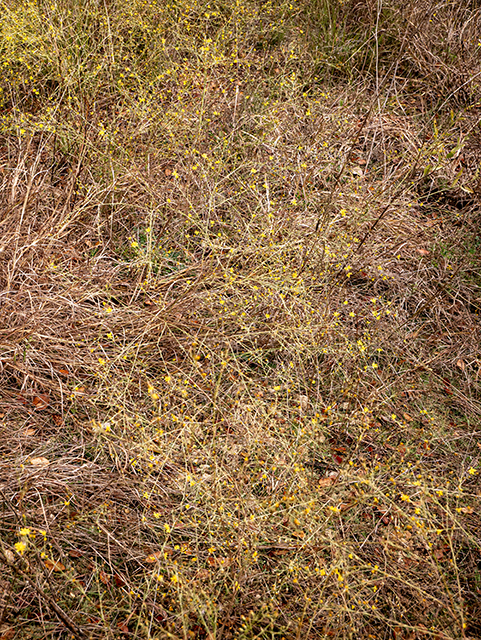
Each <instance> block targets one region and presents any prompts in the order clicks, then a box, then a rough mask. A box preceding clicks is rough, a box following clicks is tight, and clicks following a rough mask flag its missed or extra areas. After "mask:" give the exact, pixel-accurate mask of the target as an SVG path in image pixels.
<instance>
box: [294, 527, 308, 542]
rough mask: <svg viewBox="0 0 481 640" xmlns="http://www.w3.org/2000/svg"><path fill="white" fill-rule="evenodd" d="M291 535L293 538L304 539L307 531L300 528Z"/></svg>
mask: <svg viewBox="0 0 481 640" xmlns="http://www.w3.org/2000/svg"><path fill="white" fill-rule="evenodd" d="M291 535H292V537H293V538H298V539H299V540H302V539H303V538H305V537H306V532H305V531H302V530H301V529H299V530H298V531H293V532H292V533H291Z"/></svg>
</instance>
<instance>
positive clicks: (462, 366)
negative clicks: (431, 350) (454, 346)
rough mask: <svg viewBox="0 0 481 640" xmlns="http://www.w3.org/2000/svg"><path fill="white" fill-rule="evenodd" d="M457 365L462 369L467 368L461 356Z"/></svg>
mask: <svg viewBox="0 0 481 640" xmlns="http://www.w3.org/2000/svg"><path fill="white" fill-rule="evenodd" d="M456 366H457V367H458V369H461V371H464V370H465V369H466V365H465V364H464V360H461V358H459V360H458V361H457V362H456Z"/></svg>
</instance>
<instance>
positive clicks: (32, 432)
mask: <svg viewBox="0 0 481 640" xmlns="http://www.w3.org/2000/svg"><path fill="white" fill-rule="evenodd" d="M24 433H25V435H26V436H34V435H35V434H36V433H37V430H36V429H34V428H33V427H27V429H25V431H24Z"/></svg>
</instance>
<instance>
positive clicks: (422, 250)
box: [416, 247, 430, 256]
mask: <svg viewBox="0 0 481 640" xmlns="http://www.w3.org/2000/svg"><path fill="white" fill-rule="evenodd" d="M416 251H417V253H419V254H421V255H422V256H428V255H429V253H430V252H429V251H428V250H427V249H423V248H422V247H418V248H417V249H416Z"/></svg>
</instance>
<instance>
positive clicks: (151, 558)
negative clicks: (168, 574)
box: [144, 550, 164, 564]
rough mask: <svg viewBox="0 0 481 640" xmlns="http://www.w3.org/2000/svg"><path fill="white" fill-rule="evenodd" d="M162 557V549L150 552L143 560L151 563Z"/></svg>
mask: <svg viewBox="0 0 481 640" xmlns="http://www.w3.org/2000/svg"><path fill="white" fill-rule="evenodd" d="M163 557H164V550H162V551H154V553H151V554H150V556H147V557H146V558H145V561H144V562H148V563H149V564H152V563H153V562H157V560H160V559H161V558H163Z"/></svg>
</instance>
